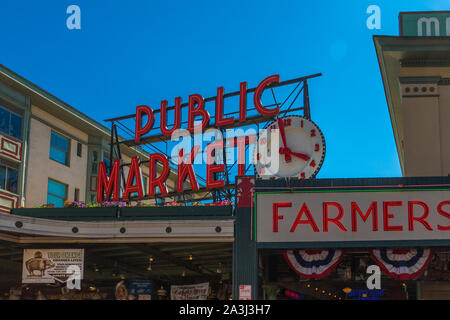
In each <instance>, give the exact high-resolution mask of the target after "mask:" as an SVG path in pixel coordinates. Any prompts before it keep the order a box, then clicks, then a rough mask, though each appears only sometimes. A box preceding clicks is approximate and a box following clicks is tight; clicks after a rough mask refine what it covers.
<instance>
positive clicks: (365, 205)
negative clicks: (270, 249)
mask: <svg viewBox="0 0 450 320" xmlns="http://www.w3.org/2000/svg"><path fill="white" fill-rule="evenodd" d="M256 225H257V228H256V234H257V237H256V238H257V241H258V242H323V241H330V242H346V241H347V242H352V241H389V240H390V241H401V240H444V239H448V238H449V235H450V190H408V191H406V190H389V191H387V190H386V191H383V190H377V191H346V192H336V191H335V192H332V191H323V192H322V191H321V192H318V191H317V192H308V191H303V192H289V193H279V192H278V193H275V192H274V193H258V194H257V196H256Z"/></svg>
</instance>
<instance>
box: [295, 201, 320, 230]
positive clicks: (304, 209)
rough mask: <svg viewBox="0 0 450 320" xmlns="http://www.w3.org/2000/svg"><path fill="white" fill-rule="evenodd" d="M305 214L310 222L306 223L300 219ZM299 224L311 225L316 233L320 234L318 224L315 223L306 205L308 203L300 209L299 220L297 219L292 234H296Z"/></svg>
mask: <svg viewBox="0 0 450 320" xmlns="http://www.w3.org/2000/svg"><path fill="white" fill-rule="evenodd" d="M303 213H305V215H306V217H307V218H308V220H306V221H304V220H303V221H302V220H300V218H301V217H302V215H303ZM299 224H309V225H310V226H311V227H312V228H313V230H314V232H319V228H317V225H316V223H315V222H314V219H313V217H312V216H311V212H309V208H308V206H307V205H306V203H303V205H302V208H301V209H300V211H299V213H298V215H297V218H295V221H294V224H293V225H292V228H291V231H290V232H294V231H295V229H296V228H297V225H299Z"/></svg>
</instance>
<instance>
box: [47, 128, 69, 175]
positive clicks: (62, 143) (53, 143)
mask: <svg viewBox="0 0 450 320" xmlns="http://www.w3.org/2000/svg"><path fill="white" fill-rule="evenodd" d="M50 159H52V160H55V161H57V162H59V163H62V164H65V165H66V166H68V165H69V139H67V138H65V137H63V136H62V135H60V134H57V133H56V132H53V131H52V134H51V138H50Z"/></svg>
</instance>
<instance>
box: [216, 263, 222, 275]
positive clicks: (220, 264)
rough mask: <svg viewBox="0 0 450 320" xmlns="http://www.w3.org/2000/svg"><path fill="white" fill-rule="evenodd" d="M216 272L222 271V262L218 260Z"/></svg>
mask: <svg viewBox="0 0 450 320" xmlns="http://www.w3.org/2000/svg"><path fill="white" fill-rule="evenodd" d="M216 272H217V273H222V263H221V262H219V266H218V267H217V269H216Z"/></svg>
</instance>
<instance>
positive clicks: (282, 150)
mask: <svg viewBox="0 0 450 320" xmlns="http://www.w3.org/2000/svg"><path fill="white" fill-rule="evenodd" d="M277 122H278V129H279V130H280V134H281V140H282V141H283V147H281V148H280V150H279V152H280V154H284V160H286V162H289V161H291V156H290V154H289V153H290V152H289V151H290V150H289V148H288V147H287V144H286V133H285V131H284V122H283V119H281V118H278V119H277Z"/></svg>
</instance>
